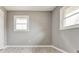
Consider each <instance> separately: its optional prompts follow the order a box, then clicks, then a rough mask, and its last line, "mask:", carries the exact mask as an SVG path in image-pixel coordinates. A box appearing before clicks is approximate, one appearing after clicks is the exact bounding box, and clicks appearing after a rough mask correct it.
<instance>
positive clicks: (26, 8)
mask: <svg viewBox="0 0 79 59" xmlns="http://www.w3.org/2000/svg"><path fill="white" fill-rule="evenodd" d="M4 8H5V9H6V10H7V11H52V10H53V9H54V8H55V6H4Z"/></svg>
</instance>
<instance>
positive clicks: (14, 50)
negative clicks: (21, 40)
mask: <svg viewBox="0 0 79 59" xmlns="http://www.w3.org/2000/svg"><path fill="white" fill-rule="evenodd" d="M0 53H60V52H59V51H57V50H55V49H53V48H51V47H7V48H5V49H1V50H0Z"/></svg>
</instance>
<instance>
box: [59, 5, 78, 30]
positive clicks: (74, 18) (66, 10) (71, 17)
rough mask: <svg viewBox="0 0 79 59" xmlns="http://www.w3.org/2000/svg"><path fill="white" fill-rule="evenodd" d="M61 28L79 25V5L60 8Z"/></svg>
mask: <svg viewBox="0 0 79 59" xmlns="http://www.w3.org/2000/svg"><path fill="white" fill-rule="evenodd" d="M60 21H61V22H60V23H61V24H60V27H61V29H70V28H76V27H79V7H76V6H74V7H72V6H70V7H63V8H61V9H60Z"/></svg>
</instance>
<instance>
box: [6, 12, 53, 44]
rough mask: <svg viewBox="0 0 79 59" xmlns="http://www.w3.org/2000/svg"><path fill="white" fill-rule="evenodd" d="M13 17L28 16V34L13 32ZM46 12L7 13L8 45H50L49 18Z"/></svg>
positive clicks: (49, 14) (48, 13)
mask: <svg viewBox="0 0 79 59" xmlns="http://www.w3.org/2000/svg"><path fill="white" fill-rule="evenodd" d="M14 15H28V16H29V32H22V31H14ZM51 15H52V13H51V12H48V11H44V12H43V11H41V12H39V11H36V12H35V11H21V12H20V11H9V12H8V19H7V20H8V21H7V31H8V39H7V44H8V45H51V20H52V19H51V18H52V16H51Z"/></svg>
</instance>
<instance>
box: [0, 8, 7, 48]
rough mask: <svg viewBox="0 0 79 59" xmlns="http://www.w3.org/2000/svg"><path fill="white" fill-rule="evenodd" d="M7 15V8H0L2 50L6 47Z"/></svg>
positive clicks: (0, 41) (0, 45)
mask: <svg viewBox="0 0 79 59" xmlns="http://www.w3.org/2000/svg"><path fill="white" fill-rule="evenodd" d="M6 14H7V11H6V10H5V8H3V7H0V48H4V47H5V45H6V39H7V35H6V34H7V32H6Z"/></svg>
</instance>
